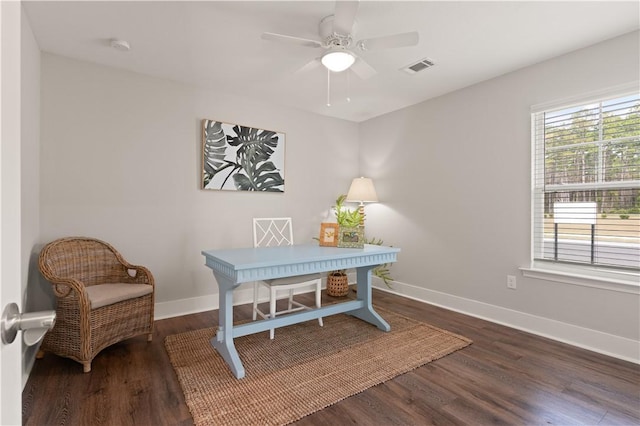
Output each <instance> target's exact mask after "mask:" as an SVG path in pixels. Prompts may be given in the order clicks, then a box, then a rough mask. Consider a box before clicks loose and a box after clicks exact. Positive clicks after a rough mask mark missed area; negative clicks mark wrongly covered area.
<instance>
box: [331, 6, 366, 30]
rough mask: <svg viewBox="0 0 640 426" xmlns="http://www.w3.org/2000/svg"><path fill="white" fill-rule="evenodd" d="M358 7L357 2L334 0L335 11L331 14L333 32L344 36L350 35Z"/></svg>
mask: <svg viewBox="0 0 640 426" xmlns="http://www.w3.org/2000/svg"><path fill="white" fill-rule="evenodd" d="M359 5H360V4H359V2H358V1H343V0H336V9H335V12H334V13H333V31H334V32H336V33H338V34H340V35H345V36H346V35H349V34H351V30H352V29H353V23H354V22H355V21H356V13H358V6H359Z"/></svg>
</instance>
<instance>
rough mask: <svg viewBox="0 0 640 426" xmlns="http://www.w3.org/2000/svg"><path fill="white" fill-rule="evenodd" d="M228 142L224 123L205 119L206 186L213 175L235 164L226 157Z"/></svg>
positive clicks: (204, 179) (204, 183) (204, 178)
mask: <svg viewBox="0 0 640 426" xmlns="http://www.w3.org/2000/svg"><path fill="white" fill-rule="evenodd" d="M226 150H227V144H226V138H225V134H224V131H223V130H222V123H220V122H218V121H212V120H205V121H204V152H203V154H204V176H203V185H204V187H205V188H206V187H207V185H209V182H211V179H213V176H214V175H215V174H216V173H218V172H220V171H221V170H224V169H225V168H227V167H232V166H233V164H232V163H229V162H228V161H226V160H225V159H224V157H225V155H226Z"/></svg>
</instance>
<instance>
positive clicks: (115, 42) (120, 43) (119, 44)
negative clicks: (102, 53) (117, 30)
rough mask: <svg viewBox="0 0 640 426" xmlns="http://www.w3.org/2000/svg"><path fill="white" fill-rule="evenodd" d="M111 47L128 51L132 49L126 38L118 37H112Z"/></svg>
mask: <svg viewBox="0 0 640 426" xmlns="http://www.w3.org/2000/svg"><path fill="white" fill-rule="evenodd" d="M110 45H111V47H113V48H114V49H116V50H119V51H121V52H128V51H129V50H131V45H129V43H128V42H127V41H126V40H119V39H117V38H112V39H111V41H110Z"/></svg>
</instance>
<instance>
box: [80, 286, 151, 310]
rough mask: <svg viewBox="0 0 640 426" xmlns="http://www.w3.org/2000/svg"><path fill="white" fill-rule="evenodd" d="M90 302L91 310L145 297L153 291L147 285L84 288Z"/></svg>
mask: <svg viewBox="0 0 640 426" xmlns="http://www.w3.org/2000/svg"><path fill="white" fill-rule="evenodd" d="M85 289H86V290H87V294H88V295H89V301H90V302H91V309H97V308H101V307H103V306H107V305H112V304H114V303H118V302H122V301H123V300H128V299H135V298H136V297H140V296H145V295H147V294H149V293H151V292H152V291H153V286H151V285H148V284H121V283H114V284H98V285H91V286H88V287H85Z"/></svg>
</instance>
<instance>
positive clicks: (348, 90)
mask: <svg viewBox="0 0 640 426" xmlns="http://www.w3.org/2000/svg"><path fill="white" fill-rule="evenodd" d="M345 74H346V75H347V102H351V96H349V94H350V93H349V92H350V87H351V86H350V85H349V81H350V80H349V70H347V72H345Z"/></svg>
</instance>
